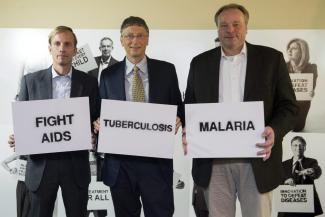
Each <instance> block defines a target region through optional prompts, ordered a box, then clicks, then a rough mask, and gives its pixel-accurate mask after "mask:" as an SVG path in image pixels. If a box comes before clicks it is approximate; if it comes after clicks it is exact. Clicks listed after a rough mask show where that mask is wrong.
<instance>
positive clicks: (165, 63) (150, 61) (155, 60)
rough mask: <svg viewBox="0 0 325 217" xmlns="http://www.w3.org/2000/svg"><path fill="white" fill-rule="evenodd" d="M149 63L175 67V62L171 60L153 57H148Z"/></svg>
mask: <svg viewBox="0 0 325 217" xmlns="http://www.w3.org/2000/svg"><path fill="white" fill-rule="evenodd" d="M148 65H155V66H159V67H174V64H173V63H171V62H167V61H164V60H158V59H151V58H148Z"/></svg>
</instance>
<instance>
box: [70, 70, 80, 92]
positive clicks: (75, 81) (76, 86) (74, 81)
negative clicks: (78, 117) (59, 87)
mask: <svg viewBox="0 0 325 217" xmlns="http://www.w3.org/2000/svg"><path fill="white" fill-rule="evenodd" d="M82 90H83V85H82V82H81V80H80V75H79V73H78V72H77V71H76V70H75V69H74V68H72V75H71V91H70V97H79V96H82Z"/></svg>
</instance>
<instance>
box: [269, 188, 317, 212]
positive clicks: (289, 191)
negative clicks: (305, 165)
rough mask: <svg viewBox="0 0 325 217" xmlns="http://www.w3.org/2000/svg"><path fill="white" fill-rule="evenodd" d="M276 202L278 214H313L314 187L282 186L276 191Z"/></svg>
mask: <svg viewBox="0 0 325 217" xmlns="http://www.w3.org/2000/svg"><path fill="white" fill-rule="evenodd" d="M274 200H275V206H276V210H277V211H278V212H294V213H313V212H314V190H313V185H296V186H290V185H280V186H279V187H278V188H277V189H276V190H275V191H274Z"/></svg>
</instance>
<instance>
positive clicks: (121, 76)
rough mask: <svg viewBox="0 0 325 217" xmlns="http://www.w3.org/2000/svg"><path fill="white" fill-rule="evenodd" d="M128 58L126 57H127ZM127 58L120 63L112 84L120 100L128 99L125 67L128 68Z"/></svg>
mask: <svg viewBox="0 0 325 217" xmlns="http://www.w3.org/2000/svg"><path fill="white" fill-rule="evenodd" d="M125 58H126V57H125ZM125 58H124V60H123V61H122V62H120V65H119V67H118V69H117V73H114V75H113V76H114V77H113V79H112V81H113V83H112V84H111V86H112V87H114V88H113V89H114V95H115V94H116V97H117V99H119V100H126V95H125V70H126V69H125V68H126V62H125Z"/></svg>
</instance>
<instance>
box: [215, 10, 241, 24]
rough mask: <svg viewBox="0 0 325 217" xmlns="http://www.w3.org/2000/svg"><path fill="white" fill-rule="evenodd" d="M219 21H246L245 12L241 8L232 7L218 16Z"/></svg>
mask: <svg viewBox="0 0 325 217" xmlns="http://www.w3.org/2000/svg"><path fill="white" fill-rule="evenodd" d="M218 22H219V23H222V22H245V17H244V14H243V12H241V11H240V10H239V9H236V8H231V9H226V10H224V11H222V12H221V13H220V14H219V16H218Z"/></svg>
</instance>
